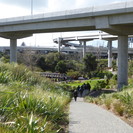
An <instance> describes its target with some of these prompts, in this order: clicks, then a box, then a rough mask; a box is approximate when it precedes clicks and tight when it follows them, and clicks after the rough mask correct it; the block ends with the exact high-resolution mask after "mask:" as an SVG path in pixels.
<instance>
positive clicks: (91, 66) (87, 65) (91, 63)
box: [83, 54, 97, 77]
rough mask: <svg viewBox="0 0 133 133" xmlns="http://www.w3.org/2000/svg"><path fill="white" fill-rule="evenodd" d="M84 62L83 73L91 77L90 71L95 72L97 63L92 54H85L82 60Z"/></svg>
mask: <svg viewBox="0 0 133 133" xmlns="http://www.w3.org/2000/svg"><path fill="white" fill-rule="evenodd" d="M83 62H84V69H83V71H84V73H85V74H86V73H87V74H88V76H90V77H91V73H92V71H95V70H96V68H97V61H96V57H95V56H94V55H92V54H87V55H86V56H85V58H84V59H83Z"/></svg>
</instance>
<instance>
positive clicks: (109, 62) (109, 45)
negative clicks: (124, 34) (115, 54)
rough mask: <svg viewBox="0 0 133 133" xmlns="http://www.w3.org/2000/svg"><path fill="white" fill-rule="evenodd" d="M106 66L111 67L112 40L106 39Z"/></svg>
mask: <svg viewBox="0 0 133 133" xmlns="http://www.w3.org/2000/svg"><path fill="white" fill-rule="evenodd" d="M108 67H112V40H108Z"/></svg>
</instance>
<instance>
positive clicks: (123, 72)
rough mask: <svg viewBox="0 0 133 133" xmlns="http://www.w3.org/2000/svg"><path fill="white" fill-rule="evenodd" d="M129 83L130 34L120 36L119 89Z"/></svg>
mask: <svg viewBox="0 0 133 133" xmlns="http://www.w3.org/2000/svg"><path fill="white" fill-rule="evenodd" d="M124 85H128V36H127V35H125V36H118V90H119V91H120V90H121V88H122V87H123V86H124Z"/></svg>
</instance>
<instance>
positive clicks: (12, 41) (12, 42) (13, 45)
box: [10, 39, 17, 63]
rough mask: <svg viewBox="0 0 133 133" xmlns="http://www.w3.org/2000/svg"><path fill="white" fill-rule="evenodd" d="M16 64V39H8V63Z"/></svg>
mask: <svg viewBox="0 0 133 133" xmlns="http://www.w3.org/2000/svg"><path fill="white" fill-rule="evenodd" d="M12 62H16V63H17V39H10V63H12Z"/></svg>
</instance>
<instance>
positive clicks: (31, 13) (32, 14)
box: [31, 0, 33, 15]
mask: <svg viewBox="0 0 133 133" xmlns="http://www.w3.org/2000/svg"><path fill="white" fill-rule="evenodd" d="M31 15H33V0H31Z"/></svg>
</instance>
